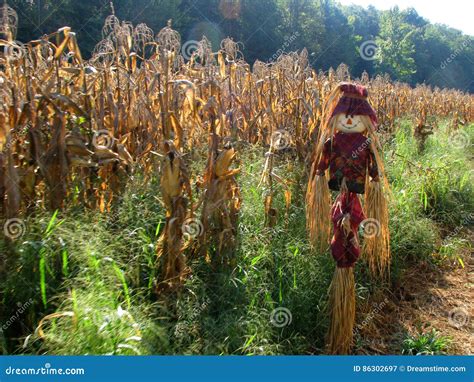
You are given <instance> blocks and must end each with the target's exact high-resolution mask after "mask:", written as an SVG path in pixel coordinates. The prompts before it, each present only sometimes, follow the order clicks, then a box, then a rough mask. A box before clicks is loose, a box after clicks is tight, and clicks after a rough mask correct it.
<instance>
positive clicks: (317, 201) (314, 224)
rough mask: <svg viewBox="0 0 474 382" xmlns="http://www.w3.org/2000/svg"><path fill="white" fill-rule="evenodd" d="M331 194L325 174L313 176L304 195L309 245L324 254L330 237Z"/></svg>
mask: <svg viewBox="0 0 474 382" xmlns="http://www.w3.org/2000/svg"><path fill="white" fill-rule="evenodd" d="M330 214H331V194H330V192H329V186H328V180H327V176H326V174H324V175H322V176H319V175H315V176H314V177H313V179H312V180H311V181H310V182H309V183H308V191H307V193H306V226H307V229H308V233H309V240H310V243H311V244H312V245H313V246H314V247H316V248H318V249H319V251H320V252H324V251H325V249H326V247H327V245H328V243H329V238H330V236H331V221H330Z"/></svg>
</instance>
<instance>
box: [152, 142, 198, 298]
mask: <svg viewBox="0 0 474 382" xmlns="http://www.w3.org/2000/svg"><path fill="white" fill-rule="evenodd" d="M164 150H165V156H164V159H163V164H162V173H161V191H162V195H163V202H164V205H165V207H166V221H165V226H164V229H163V233H162V234H161V236H160V238H159V239H158V243H157V246H156V253H157V259H158V262H159V266H160V268H161V270H162V271H161V274H162V279H161V280H160V281H159V284H158V291H162V290H166V289H170V288H173V287H175V286H179V285H180V284H181V283H182V280H183V278H184V277H185V275H186V273H187V267H186V257H185V255H184V253H183V249H184V244H183V235H184V233H185V232H186V229H185V227H186V219H187V218H188V210H187V209H188V200H189V198H190V197H191V186H190V184H189V178H188V175H187V171H186V168H185V166H184V163H183V161H182V159H181V156H180V154H179V152H178V151H177V150H176V148H175V147H174V145H173V143H172V142H170V141H166V142H165V144H164Z"/></svg>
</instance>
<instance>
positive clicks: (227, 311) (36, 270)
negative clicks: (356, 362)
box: [0, 121, 474, 354]
mask: <svg viewBox="0 0 474 382" xmlns="http://www.w3.org/2000/svg"><path fill="white" fill-rule="evenodd" d="M399 124H400V126H399V128H398V129H397V133H396V135H395V137H391V138H387V139H386V140H385V143H384V153H385V160H386V165H387V173H388V176H389V182H390V184H391V187H392V194H393V195H392V201H391V206H390V229H391V250H392V256H393V260H392V268H391V274H390V280H389V281H387V282H385V283H382V282H375V281H374V280H373V279H371V278H370V276H369V274H368V272H367V269H366V265H365V264H364V260H363V259H362V260H360V261H359V262H358V264H357V266H356V283H357V284H356V293H357V305H358V306H359V307H360V310H359V312H358V315H357V322H358V325H359V326H358V328H363V327H367V325H368V324H367V322H366V321H367V320H368V321H371V320H374V317H372V316H374V315H375V316H376V315H381V314H383V310H384V306H385V304H381V305H380V304H379V305H378V306H379V307H380V309H375V312H374V309H373V308H370V307H373V306H374V305H373V304H375V303H380V302H381V301H382V302H383V301H384V298H387V297H383V296H389V298H390V299H395V298H396V297H393V296H395V294H394V291H396V290H397V288H399V287H400V285H402V284H403V282H404V279H403V275H404V272H405V271H406V270H408V269H410V268H412V267H416V266H417V265H418V264H420V263H426V264H428V269H435V268H442V267H444V266H445V265H446V264H449V265H450V266H454V267H457V268H463V267H466V253H468V251H469V249H470V246H471V244H470V242H469V241H468V240H467V239H466V237H467V236H466V227H467V226H469V225H472V222H473V217H474V215H473V214H474V188H473V180H474V172H473V171H472V169H473V166H472V155H473V150H472V144H467V145H453V144H452V142H450V140H449V139H448V137H449V133H450V132H449V131H448V124H447V123H444V122H443V121H440V127H439V128H438V129H436V130H435V131H436V132H435V134H434V135H432V136H430V137H429V138H428V140H427V142H426V146H425V148H424V150H423V151H422V152H419V150H418V146H417V142H416V141H415V139H414V138H413V133H412V126H411V125H412V123H411V122H409V121H399ZM464 130H465V132H466V133H467V134H468V135H469V138H470V141H468V143H469V142H474V125H472V124H471V125H470V126H466V127H464ZM237 148H238V153H239V159H238V166H239V167H240V168H241V174H240V175H239V177H238V183H239V184H240V186H241V190H242V200H243V205H242V209H241V214H240V220H239V232H238V246H237V250H236V252H235V253H234V257H233V261H232V264H233V265H232V266H231V267H229V266H220V265H216V264H210V263H209V261H208V259H207V258H206V257H205V256H202V257H198V258H191V259H189V264H190V267H191V270H192V273H191V275H190V277H189V278H188V280H187V281H186V284H185V286H184V287H183V288H182V289H181V290H179V291H178V292H176V293H172V294H168V295H166V297H163V296H161V297H157V295H156V293H155V289H156V285H155V284H154V280H156V272H157V267H156V254H155V253H156V252H155V245H156V241H157V238H158V236H159V233H160V230H161V229H162V228H163V224H164V208H163V206H162V204H161V201H160V193H159V179H157V178H154V179H150V180H147V181H145V180H144V179H143V177H142V176H141V174H140V172H139V171H138V170H136V171H135V172H134V173H133V174H132V175H130V179H129V182H128V185H127V190H126V192H125V193H124V194H123V195H122V196H120V200H117V201H116V202H115V204H114V206H113V209H112V210H111V211H110V212H109V213H103V214H100V213H98V212H92V211H86V210H83V209H79V208H76V209H74V208H73V209H69V210H68V211H67V212H62V213H55V214H51V213H47V212H36V213H35V214H33V215H31V216H30V217H28V219H27V220H26V221H25V223H26V224H25V227H26V232H25V233H24V234H23V236H21V237H20V238H19V239H18V240H16V241H14V242H6V241H0V249H1V252H2V253H3V254H4V256H5V263H4V269H1V273H2V274H1V278H0V280H1V281H0V291H1V292H0V293H1V298H2V310H1V317H0V321H1V322H4V323H5V324H4V325H3V330H2V332H1V337H0V344H1V345H0V349H1V352H2V353H3V354H17V353H26V354H45V353H47V354H320V353H323V352H324V348H323V347H324V337H325V332H326V330H327V326H328V316H327V311H326V304H327V289H328V286H329V283H330V280H331V277H332V273H333V270H334V262H333V260H332V258H331V257H330V255H329V253H316V252H315V251H314V250H312V249H311V248H310V246H309V243H308V241H307V233H306V230H305V212H304V211H305V205H304V193H305V190H306V174H305V168H304V165H303V164H301V163H299V162H298V161H297V160H296V159H295V157H294V156H293V153H292V152H291V151H288V152H286V151H285V152H279V153H278V154H277V155H276V157H275V169H274V171H275V172H276V174H282V175H284V177H285V179H289V180H290V181H291V183H290V189H291V194H292V202H291V205H290V206H289V208H288V209H286V206H285V197H284V190H283V188H281V186H277V192H276V195H277V200H276V202H275V205H276V209H277V211H278V221H277V224H276V226H274V227H272V228H268V227H264V224H263V220H264V204H263V200H264V196H265V192H266V190H265V189H263V188H260V187H258V186H257V184H258V180H259V177H260V174H261V171H262V167H263V164H264V158H265V156H264V154H265V150H264V149H263V148H261V147H252V146H250V145H248V144H246V143H241V144H238V145H237ZM187 160H189V162H190V163H189V165H190V168H191V172H194V171H193V170H196V169H198V168H201V169H202V168H203V167H204V161H205V153H199V152H195V153H193V154H192V157H189V158H188V159H187ZM0 240H3V239H0ZM212 251H213V248H209V253H212ZM430 267H431V268H430ZM420 288H423V285H420ZM447 320H448V314H447V313H446V321H447ZM369 326H370V325H369ZM460 330H468V328H461V329H460ZM369 335H370V333H369ZM387 335H389V336H393V337H394V338H395V337H397V336H398V335H399V333H398V334H397V333H387ZM367 336H368V333H367V330H358V331H357V332H356V346H355V349H354V351H355V352H356V353H357V352H369V353H370V352H371V351H370V349H368V348H367V342H368V338H367ZM448 337H449V336H447V335H446V333H443V331H442V328H429V329H426V330H424V329H423V330H421V331H420V332H419V333H404V334H403V336H402V338H399V339H398V342H395V345H394V346H395V347H392V348H394V349H396V352H398V353H402V352H404V353H406V354H417V353H429V354H436V353H444V352H448V353H449V352H452V351H453V350H452V342H453V341H455V339H452V338H448ZM397 338H398V337H397ZM398 344H399V345H398ZM397 346H398V348H397Z"/></svg>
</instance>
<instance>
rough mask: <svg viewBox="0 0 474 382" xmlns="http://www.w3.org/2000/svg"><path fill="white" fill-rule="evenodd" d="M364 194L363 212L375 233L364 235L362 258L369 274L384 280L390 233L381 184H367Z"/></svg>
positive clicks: (388, 262) (388, 268)
mask: <svg viewBox="0 0 474 382" xmlns="http://www.w3.org/2000/svg"><path fill="white" fill-rule="evenodd" d="M368 183H369V184H368V185H367V187H366V189H367V192H366V194H365V210H366V215H367V218H368V219H373V221H374V223H375V224H374V225H375V227H374V228H375V231H374V232H371V234H369V235H367V234H366V235H365V237H364V244H363V246H362V254H363V255H362V256H363V257H364V258H365V260H366V261H367V263H368V265H369V270H370V272H371V274H372V275H373V276H375V277H379V278H384V277H386V276H388V275H389V273H390V232H389V229H388V209H387V199H386V193H385V192H384V190H383V184H382V183H381V182H368Z"/></svg>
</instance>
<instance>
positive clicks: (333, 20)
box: [4, 0, 474, 92]
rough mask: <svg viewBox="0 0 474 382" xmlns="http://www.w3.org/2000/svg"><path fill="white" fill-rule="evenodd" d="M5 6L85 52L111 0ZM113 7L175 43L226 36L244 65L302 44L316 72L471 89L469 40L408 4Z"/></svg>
mask: <svg viewBox="0 0 474 382" xmlns="http://www.w3.org/2000/svg"><path fill="white" fill-rule="evenodd" d="M4 1H5V0H4ZM8 4H9V5H10V6H11V7H12V8H14V9H15V10H16V11H17V13H18V17H19V25H18V36H17V39H18V40H20V41H29V40H32V39H37V38H38V37H40V36H41V35H43V34H48V33H51V32H54V31H55V30H56V29H58V28H60V27H62V26H65V25H67V26H70V27H71V28H72V29H73V30H74V31H76V33H77V35H78V41H79V43H80V46H81V50H82V51H83V55H84V56H85V57H87V56H89V55H90V54H91V52H92V51H93V48H94V46H95V44H96V43H97V42H98V41H99V40H100V39H101V38H102V36H101V30H102V26H103V23H104V20H105V18H106V17H107V16H108V15H110V14H111V12H112V7H111V4H110V0H79V1H77V0H63V1H54V0H8ZM447 6H449V5H448V4H447ZM113 8H114V12H115V14H116V15H117V17H119V18H120V19H121V20H128V21H131V22H133V24H138V23H146V24H147V25H148V26H149V27H151V28H152V29H153V30H154V31H155V32H158V31H159V30H160V29H161V28H163V27H164V26H165V25H166V24H167V22H168V20H172V27H173V28H174V29H176V30H177V31H179V32H180V34H181V37H182V43H185V42H186V41H192V40H197V41H199V40H201V39H202V36H203V35H205V36H206V37H207V38H208V39H209V40H210V41H211V43H212V45H213V48H214V49H216V50H217V49H218V48H219V44H220V41H221V40H222V39H223V38H225V37H227V36H230V37H232V38H233V39H234V40H235V41H240V42H242V53H243V55H244V56H245V59H246V60H247V61H248V62H250V63H252V62H254V61H255V60H257V59H258V60H261V61H264V62H269V61H273V60H276V59H278V55H279V54H281V53H282V52H289V51H294V50H301V49H303V48H305V47H306V48H307V49H308V52H309V59H310V63H311V65H312V66H313V67H314V68H315V69H317V70H328V69H329V68H330V67H334V68H335V67H337V66H338V65H339V64H340V63H345V64H347V65H348V66H349V67H350V69H351V73H352V75H354V76H360V75H361V74H362V73H363V72H364V71H366V72H368V73H369V75H375V74H377V73H388V74H389V75H390V76H391V77H392V78H393V79H395V80H399V81H404V82H408V83H410V84H412V85H415V84H417V83H426V84H429V85H432V86H438V87H450V88H457V89H461V90H464V91H469V92H473V91H474V65H473V63H474V45H473V40H474V37H472V36H469V35H465V34H463V33H462V32H461V31H459V30H456V29H453V28H450V27H448V26H445V25H439V24H432V23H430V22H429V21H428V20H426V19H424V18H423V17H421V16H419V15H418V13H417V12H416V10H415V9H413V8H409V9H406V10H400V9H399V8H397V7H395V8H392V9H390V10H387V11H380V10H377V9H376V8H374V7H372V6H369V7H368V8H363V7H360V6H356V5H351V6H342V5H340V4H338V3H336V2H334V1H333V0H114V1H113ZM461 11H462V10H460V12H461Z"/></svg>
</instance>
